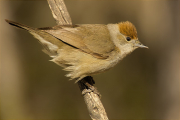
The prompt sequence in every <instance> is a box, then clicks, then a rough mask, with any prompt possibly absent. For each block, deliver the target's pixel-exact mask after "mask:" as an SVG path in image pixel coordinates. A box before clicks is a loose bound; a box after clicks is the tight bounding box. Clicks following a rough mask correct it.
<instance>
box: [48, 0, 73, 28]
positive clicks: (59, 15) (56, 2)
mask: <svg viewBox="0 0 180 120" xmlns="http://www.w3.org/2000/svg"><path fill="white" fill-rule="evenodd" d="M47 1H48V4H49V7H50V9H51V12H52V14H53V17H54V19H55V20H56V23H57V24H58V25H72V21H71V17H70V15H69V12H68V11H67V8H66V5H65V4H64V1H63V0H47Z"/></svg>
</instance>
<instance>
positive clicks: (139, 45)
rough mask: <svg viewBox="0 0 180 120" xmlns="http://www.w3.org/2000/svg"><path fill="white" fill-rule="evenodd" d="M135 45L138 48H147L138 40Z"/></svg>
mask: <svg viewBox="0 0 180 120" xmlns="http://www.w3.org/2000/svg"><path fill="white" fill-rule="evenodd" d="M134 46H135V47H139V48H147V49H149V48H148V47H147V46H145V45H143V44H142V43H140V42H138V43H135V44H134Z"/></svg>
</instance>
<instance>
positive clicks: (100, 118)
mask: <svg viewBox="0 0 180 120" xmlns="http://www.w3.org/2000/svg"><path fill="white" fill-rule="evenodd" d="M93 84H94V80H93V78H92V77H91V76H88V77H85V78H83V79H82V80H80V81H79V82H78V85H79V88H80V90H81V92H82V94H83V97H84V101H85V103H86V105H87V108H88V111H89V115H90V117H91V118H92V120H108V117H107V114H106V111H105V109H104V107H103V104H102V103H101V100H100V98H99V96H98V94H97V90H96V88H94V86H93Z"/></svg>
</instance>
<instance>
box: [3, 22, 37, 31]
mask: <svg viewBox="0 0 180 120" xmlns="http://www.w3.org/2000/svg"><path fill="white" fill-rule="evenodd" d="M5 21H6V22H7V23H9V24H10V25H12V26H15V27H17V28H21V29H24V30H28V31H29V30H33V29H34V28H31V27H29V26H27V25H23V24H21V23H17V22H14V21H11V20H7V19H5Z"/></svg>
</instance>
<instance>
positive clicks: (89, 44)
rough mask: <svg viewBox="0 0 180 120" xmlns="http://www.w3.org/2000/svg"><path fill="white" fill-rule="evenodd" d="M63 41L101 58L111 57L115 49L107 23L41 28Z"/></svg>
mask: <svg viewBox="0 0 180 120" xmlns="http://www.w3.org/2000/svg"><path fill="white" fill-rule="evenodd" d="M41 30H43V31H46V32H47V33H49V34H51V35H52V36H54V37H56V38H57V39H59V40H61V41H62V42H64V43H66V44H68V45H70V46H72V47H75V48H77V49H80V50H81V51H83V52H86V53H88V54H91V55H93V56H94V57H97V58H100V59H106V58H108V57H109V54H110V52H111V51H113V50H114V49H115V45H114V43H113V41H111V39H110V36H109V31H108V29H107V27H106V25H98V24H97V25H90V24H89V25H78V26H74V27H67V26H59V27H54V28H53V29H41Z"/></svg>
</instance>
